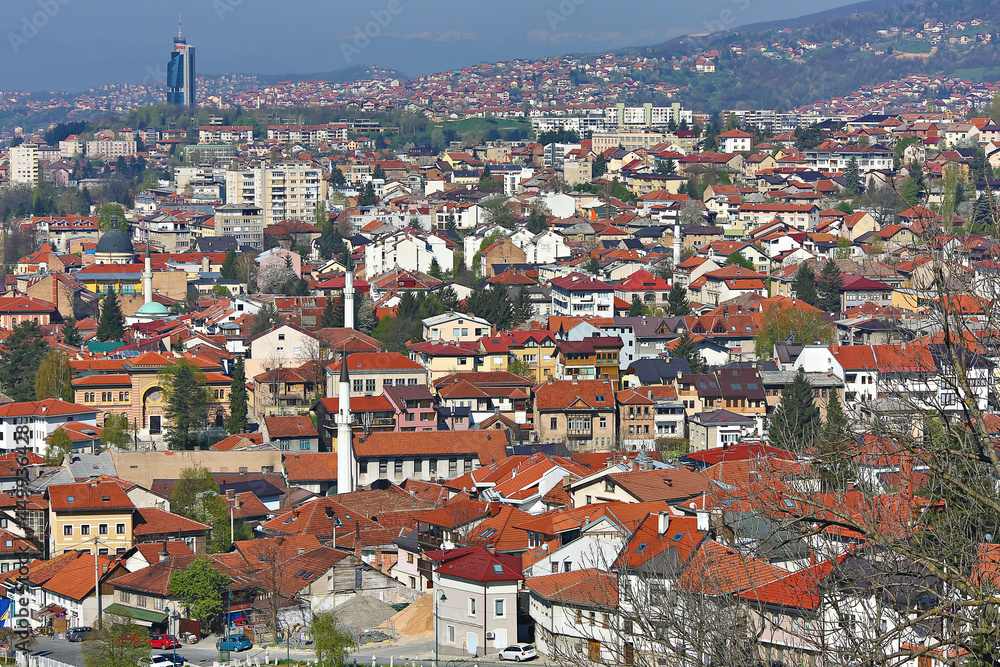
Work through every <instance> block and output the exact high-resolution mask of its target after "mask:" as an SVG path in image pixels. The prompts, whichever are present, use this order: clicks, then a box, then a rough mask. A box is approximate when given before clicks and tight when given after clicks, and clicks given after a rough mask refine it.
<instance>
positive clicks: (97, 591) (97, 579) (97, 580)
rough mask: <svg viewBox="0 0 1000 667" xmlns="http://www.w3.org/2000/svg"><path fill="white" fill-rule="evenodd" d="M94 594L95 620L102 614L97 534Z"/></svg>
mask: <svg viewBox="0 0 1000 667" xmlns="http://www.w3.org/2000/svg"><path fill="white" fill-rule="evenodd" d="M94 595H95V596H96V599H97V620H98V621H101V619H102V618H103V616H104V614H103V613H102V610H101V566H100V563H99V562H98V558H97V536H96V535H95V536H94Z"/></svg>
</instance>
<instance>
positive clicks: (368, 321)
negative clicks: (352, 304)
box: [354, 294, 378, 336]
mask: <svg viewBox="0 0 1000 667" xmlns="http://www.w3.org/2000/svg"><path fill="white" fill-rule="evenodd" d="M377 324H378V322H377V321H376V319H375V304H374V303H372V299H371V297H370V296H368V295H367V294H362V295H361V298H360V299H358V316H357V317H356V318H354V325H355V328H356V329H357V330H358V331H360V332H361V333H363V334H365V335H366V336H371V335H372V332H373V331H375V326H376V325H377Z"/></svg>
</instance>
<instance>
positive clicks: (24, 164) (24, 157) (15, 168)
mask: <svg viewBox="0 0 1000 667" xmlns="http://www.w3.org/2000/svg"><path fill="white" fill-rule="evenodd" d="M10 183H11V185H18V184H25V185H35V184H37V183H38V144H21V145H20V146H15V147H14V148H11V149H10Z"/></svg>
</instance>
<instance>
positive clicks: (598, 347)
mask: <svg viewBox="0 0 1000 667" xmlns="http://www.w3.org/2000/svg"><path fill="white" fill-rule="evenodd" d="M621 350H622V339H621V338H619V337H618V336H599V335H593V336H589V337H587V338H584V339H582V340H562V341H559V343H558V344H557V345H556V379H557V380H573V379H577V380H611V381H612V382H614V383H615V385H616V386H617V384H618V376H619V368H620V365H621V360H620V359H621Z"/></svg>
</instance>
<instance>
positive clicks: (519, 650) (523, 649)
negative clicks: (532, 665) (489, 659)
mask: <svg viewBox="0 0 1000 667" xmlns="http://www.w3.org/2000/svg"><path fill="white" fill-rule="evenodd" d="M497 657H498V658H499V659H500V660H513V661H514V662H521V661H523V660H532V659H534V658H537V657H538V653H537V652H536V651H535V647H534V646H532V645H531V644H511V645H510V646H508V647H507V648H505V649H504V650H502V651H500V655H498V656H497Z"/></svg>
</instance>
